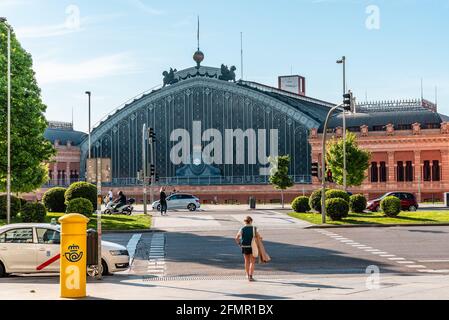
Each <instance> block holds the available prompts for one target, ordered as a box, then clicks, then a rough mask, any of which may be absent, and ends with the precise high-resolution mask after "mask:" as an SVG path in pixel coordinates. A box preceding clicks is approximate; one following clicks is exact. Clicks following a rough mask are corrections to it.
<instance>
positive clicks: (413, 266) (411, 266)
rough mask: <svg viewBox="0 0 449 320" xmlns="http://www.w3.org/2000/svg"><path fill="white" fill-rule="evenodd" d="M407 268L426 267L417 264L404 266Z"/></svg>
mask: <svg viewBox="0 0 449 320" xmlns="http://www.w3.org/2000/svg"><path fill="white" fill-rule="evenodd" d="M406 267H407V268H412V269H422V268H426V266H422V265H419V264H412V265H408V266H406Z"/></svg>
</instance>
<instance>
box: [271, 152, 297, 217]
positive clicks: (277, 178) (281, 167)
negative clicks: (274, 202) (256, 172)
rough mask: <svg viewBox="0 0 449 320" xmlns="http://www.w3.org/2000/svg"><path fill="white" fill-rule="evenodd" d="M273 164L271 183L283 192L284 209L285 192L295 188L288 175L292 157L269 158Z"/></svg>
mask: <svg viewBox="0 0 449 320" xmlns="http://www.w3.org/2000/svg"><path fill="white" fill-rule="evenodd" d="M269 161H270V162H271V172H270V178H269V181H270V183H271V184H272V185H273V186H274V187H275V188H276V189H278V190H281V197H282V201H281V202H282V208H283V207H284V192H283V191H284V190H285V189H287V188H290V187H292V186H293V180H292V178H291V177H290V176H289V175H288V169H289V167H290V161H291V159H290V156H289V155H286V156H279V157H276V158H272V157H270V158H269Z"/></svg>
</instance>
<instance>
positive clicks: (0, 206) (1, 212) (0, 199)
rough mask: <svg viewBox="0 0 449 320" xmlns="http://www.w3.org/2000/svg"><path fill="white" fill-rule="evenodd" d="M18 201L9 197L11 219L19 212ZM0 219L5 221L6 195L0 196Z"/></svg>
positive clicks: (19, 205)
mask: <svg viewBox="0 0 449 320" xmlns="http://www.w3.org/2000/svg"><path fill="white" fill-rule="evenodd" d="M20 207H21V204H20V199H19V198H17V197H14V196H13V195H11V218H14V217H15V216H17V214H18V213H19V212H20ZM0 219H6V194H4V195H1V196H0Z"/></svg>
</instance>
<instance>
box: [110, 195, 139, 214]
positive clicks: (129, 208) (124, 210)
mask: <svg viewBox="0 0 449 320" xmlns="http://www.w3.org/2000/svg"><path fill="white" fill-rule="evenodd" d="M108 200H109V199H106V198H105V201H104V202H105V204H106V209H105V210H104V214H109V215H112V214H123V215H127V216H130V215H131V214H132V213H133V211H134V207H133V204H134V203H136V199H133V198H130V199H128V201H127V204H126V205H124V206H121V207H118V208H115V206H116V204H115V203H114V202H113V201H108Z"/></svg>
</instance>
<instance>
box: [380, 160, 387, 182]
mask: <svg viewBox="0 0 449 320" xmlns="http://www.w3.org/2000/svg"><path fill="white" fill-rule="evenodd" d="M379 171H380V178H379V180H380V182H387V164H386V163H385V162H384V161H382V162H381V163H380V169H379Z"/></svg>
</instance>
